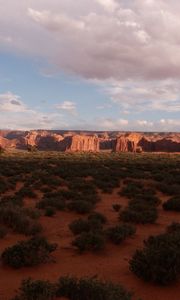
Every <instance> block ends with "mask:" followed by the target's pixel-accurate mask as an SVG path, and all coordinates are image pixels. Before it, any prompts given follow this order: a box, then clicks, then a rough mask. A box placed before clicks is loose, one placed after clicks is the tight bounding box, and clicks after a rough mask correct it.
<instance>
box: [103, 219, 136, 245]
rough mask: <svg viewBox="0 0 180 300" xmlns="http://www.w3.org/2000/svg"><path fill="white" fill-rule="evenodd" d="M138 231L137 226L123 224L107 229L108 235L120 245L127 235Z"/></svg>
mask: <svg viewBox="0 0 180 300" xmlns="http://www.w3.org/2000/svg"><path fill="white" fill-rule="evenodd" d="M135 232H136V228H135V227H134V226H132V225H128V224H122V225H118V226H115V227H110V228H108V229H107V231H106V233H107V237H108V238H109V239H110V240H111V242H113V243H114V244H116V245H119V244H120V243H121V242H122V241H124V240H125V239H126V238H127V237H129V236H133V235H134V234H135Z"/></svg>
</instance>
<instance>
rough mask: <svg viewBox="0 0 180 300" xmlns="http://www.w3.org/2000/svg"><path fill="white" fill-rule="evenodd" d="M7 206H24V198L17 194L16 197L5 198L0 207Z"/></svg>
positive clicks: (2, 199)
mask: <svg viewBox="0 0 180 300" xmlns="http://www.w3.org/2000/svg"><path fill="white" fill-rule="evenodd" d="M7 204H9V205H17V206H23V198H22V197H21V196H19V195H17V194H15V195H14V196H3V197H2V198H1V202H0V206H1V207H3V206H4V205H7Z"/></svg>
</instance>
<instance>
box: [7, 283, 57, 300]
mask: <svg viewBox="0 0 180 300" xmlns="http://www.w3.org/2000/svg"><path fill="white" fill-rule="evenodd" d="M17 293H18V295H17V296H16V297H14V298H13V299H12V300H52V299H54V298H55V295H56V287H55V285H54V284H52V283H51V282H49V281H43V280H32V279H30V278H29V279H26V280H23V281H22V283H21V287H20V288H19V290H18V292H17Z"/></svg>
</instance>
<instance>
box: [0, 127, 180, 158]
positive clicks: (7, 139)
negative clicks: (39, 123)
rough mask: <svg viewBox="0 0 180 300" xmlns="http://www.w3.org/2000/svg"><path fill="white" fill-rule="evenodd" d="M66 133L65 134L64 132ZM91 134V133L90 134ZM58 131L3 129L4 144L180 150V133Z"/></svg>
mask: <svg viewBox="0 0 180 300" xmlns="http://www.w3.org/2000/svg"><path fill="white" fill-rule="evenodd" d="M61 133H62V134H63V136H62V135H61ZM88 134H89V135H88ZM88 134H87V132H86V133H78V134H77V133H76V132H61V131H60V132H59V131H58V132H57V131H54V132H53V131H45V130H33V131H9V130H6V131H5V130H4V131H3V130H1V131H0V146H1V147H2V148H4V149H6V148H16V149H25V150H27V148H28V146H31V147H36V148H37V149H38V150H51V151H72V152H76V151H87V152H88V151H91V152H98V151H100V150H107V151H115V152H138V153H140V152H180V134H179V133H171V134H168V133H161V134H160V133H145V134H143V133H117V132H109V133H108V134H107V133H105V134H103V133H102V132H101V133H100V134H99V137H98V136H97V135H96V134H93V132H90V133H88Z"/></svg>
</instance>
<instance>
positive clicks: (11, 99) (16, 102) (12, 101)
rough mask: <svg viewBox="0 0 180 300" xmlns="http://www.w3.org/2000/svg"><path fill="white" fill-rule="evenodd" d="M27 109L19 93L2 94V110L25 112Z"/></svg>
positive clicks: (0, 101) (0, 98)
mask: <svg viewBox="0 0 180 300" xmlns="http://www.w3.org/2000/svg"><path fill="white" fill-rule="evenodd" d="M26 109H27V108H26V106H25V104H24V103H23V102H22V101H21V98H20V97H19V96H18V95H15V94H13V93H11V92H7V93H5V94H0V111H10V112H23V111H26Z"/></svg>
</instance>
